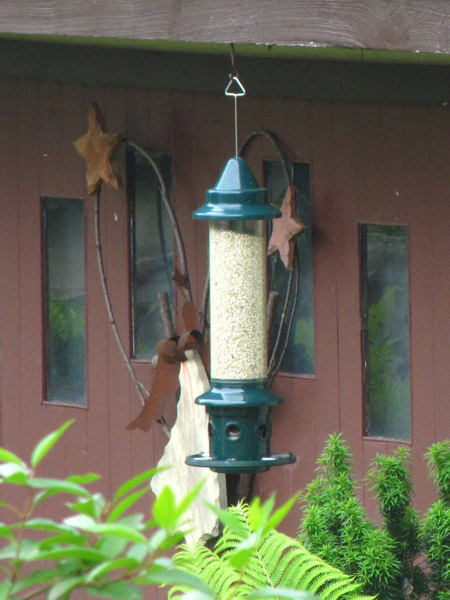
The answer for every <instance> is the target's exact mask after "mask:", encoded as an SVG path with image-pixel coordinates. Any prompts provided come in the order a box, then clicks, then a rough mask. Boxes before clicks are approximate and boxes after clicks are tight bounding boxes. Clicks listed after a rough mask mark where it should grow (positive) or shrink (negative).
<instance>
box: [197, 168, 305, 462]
mask: <svg viewBox="0 0 450 600" xmlns="http://www.w3.org/2000/svg"><path fill="white" fill-rule="evenodd" d="M266 197H267V195H266V190H265V189H264V188H260V187H259V184H258V182H257V181H256V179H255V176H254V175H253V173H252V172H251V170H250V167H249V166H248V164H247V162H246V161H245V160H244V159H243V158H240V157H236V158H232V159H230V160H229V161H228V163H227V164H226V166H225V169H224V170H223V173H222V175H221V176H220V178H219V181H218V182H217V184H216V187H214V188H213V189H211V190H208V191H207V192H206V200H207V202H206V204H205V205H204V206H202V207H201V208H199V209H198V210H196V211H195V212H194V215H193V216H194V218H195V219H203V220H208V221H210V232H209V270H210V307H211V308H210V321H211V389H210V390H209V391H208V392H206V393H205V394H203V395H202V396H200V397H199V398H197V400H196V403H197V404H200V405H203V406H205V407H206V410H207V413H208V416H209V431H208V433H209V440H210V444H209V446H210V447H209V454H207V453H201V454H196V455H193V456H188V457H187V459H186V462H187V464H188V465H192V466H198V467H209V468H210V469H212V470H213V471H216V472H218V473H246V472H259V471H267V470H268V469H270V467H272V466H276V465H284V464H288V463H292V462H294V461H295V456H294V455H293V454H291V453H287V454H271V448H270V438H271V421H270V416H271V411H272V407H273V406H274V405H275V404H279V403H280V402H282V399H281V397H280V396H278V395H277V394H275V393H273V392H272V391H270V390H269V389H268V388H267V328H266V306H267V281H266V270H267V259H266V255H267V252H266V238H265V224H266V221H267V219H272V218H278V217H279V216H281V213H280V212H279V211H278V210H277V209H275V208H274V207H273V206H271V205H270V204H269V203H268V202H267V199H266Z"/></svg>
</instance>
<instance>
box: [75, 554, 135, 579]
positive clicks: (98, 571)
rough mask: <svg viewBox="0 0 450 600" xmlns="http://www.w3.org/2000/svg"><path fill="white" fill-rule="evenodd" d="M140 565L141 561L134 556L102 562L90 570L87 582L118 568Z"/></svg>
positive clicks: (127, 568) (126, 568)
mask: <svg viewBox="0 0 450 600" xmlns="http://www.w3.org/2000/svg"><path fill="white" fill-rule="evenodd" d="M139 565H140V563H139V562H138V561H137V560H135V559H133V558H118V559H117V560H108V561H106V562H104V563H101V564H100V565H98V566H97V567H94V568H93V569H92V571H89V573H88V574H87V577H86V582H87V583H91V582H92V581H94V580H95V579H96V578H97V577H101V576H102V575H106V574H107V573H109V572H110V571H114V570H116V569H125V570H129V569H130V568H135V567H139Z"/></svg>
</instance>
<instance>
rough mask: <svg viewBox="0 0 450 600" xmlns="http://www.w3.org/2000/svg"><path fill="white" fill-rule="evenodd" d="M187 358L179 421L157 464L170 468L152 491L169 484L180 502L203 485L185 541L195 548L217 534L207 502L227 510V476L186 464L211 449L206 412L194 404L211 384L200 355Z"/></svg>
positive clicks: (182, 372)
mask: <svg viewBox="0 0 450 600" xmlns="http://www.w3.org/2000/svg"><path fill="white" fill-rule="evenodd" d="M186 355H187V356H188V360H187V361H185V362H183V363H181V366H180V386H181V394H180V399H179V400H178V408H177V420H176V422H175V425H174V426H173V427H172V430H171V436H170V441H169V443H168V444H167V446H166V448H165V450H164V454H163V456H162V458H161V460H160V461H159V463H158V467H168V470H164V471H161V472H160V473H157V474H156V475H155V476H154V477H153V479H152V481H151V488H152V490H153V491H154V493H155V494H156V495H158V494H160V493H161V491H162V489H163V488H164V487H165V486H166V485H168V486H170V487H171V488H172V490H173V491H174V492H175V496H176V498H177V501H178V502H180V501H181V499H182V498H184V496H186V494H187V493H188V492H189V491H191V490H192V488H194V487H195V486H196V485H197V484H198V483H199V482H201V481H203V482H204V483H203V486H202V488H201V491H200V494H199V496H198V498H197V499H196V500H195V501H194V503H193V504H192V505H191V507H190V509H189V511H188V512H187V513H186V518H187V519H188V520H189V526H190V531H189V533H188V534H187V535H186V541H187V543H188V544H190V545H193V544H195V543H196V542H197V541H198V540H200V539H205V538H208V537H212V536H216V535H218V533H219V528H218V521H217V517H216V516H215V514H214V513H213V512H212V511H211V510H209V508H207V506H206V505H205V504H204V501H208V502H210V503H211V504H215V505H216V506H218V507H219V508H225V506H226V485H225V476H224V475H221V474H217V473H213V472H212V471H210V470H209V469H199V468H196V467H189V466H188V465H186V463H185V462H184V461H185V459H186V456H188V455H191V454H198V452H199V451H204V452H205V451H207V450H208V447H209V440H208V417H207V415H206V411H205V409H204V408H203V407H202V406H197V405H196V404H195V398H197V397H198V396H200V394H203V393H204V392H206V391H207V390H208V389H209V388H210V384H209V380H208V376H207V375H206V371H205V368H204V366H203V364H202V361H201V358H200V356H199V355H198V353H197V352H196V351H195V350H188V351H187V352H186ZM160 360H161V359H160Z"/></svg>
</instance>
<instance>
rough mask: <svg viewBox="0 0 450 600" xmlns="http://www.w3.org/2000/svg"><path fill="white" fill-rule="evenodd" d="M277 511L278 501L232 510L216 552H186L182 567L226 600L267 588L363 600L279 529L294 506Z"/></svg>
mask: <svg viewBox="0 0 450 600" xmlns="http://www.w3.org/2000/svg"><path fill="white" fill-rule="evenodd" d="M272 506H273V499H272V500H269V501H268V502H267V503H265V504H264V505H262V506H261V505H260V502H259V499H256V500H254V501H253V502H252V503H251V504H250V505H246V504H239V505H238V506H236V507H232V508H230V509H229V510H228V512H227V515H226V516H225V518H224V519H223V521H224V522H225V528H224V531H223V535H222V536H221V538H220V539H219V540H218V542H217V543H216V545H215V547H214V550H210V549H208V548H206V547H204V546H201V545H197V546H196V547H195V548H193V549H191V548H189V547H187V546H184V547H183V548H182V549H181V550H180V551H179V552H178V553H177V554H176V555H175V562H176V564H177V565H178V566H179V567H180V568H182V569H185V570H186V571H187V572H188V573H192V574H195V575H197V576H198V577H200V578H201V579H203V580H204V581H205V582H206V583H207V584H208V586H209V587H210V588H212V589H213V590H214V592H215V593H216V594H217V595H218V597H219V598H221V599H223V600H227V599H228V598H248V597H254V596H253V595H252V594H256V593H257V592H256V590H261V589H264V588H266V589H273V588H277V589H279V588H281V589H284V590H286V589H288V590H305V591H308V592H311V593H313V594H316V595H318V596H319V597H320V598H322V599H323V600H338V599H344V598H345V599H353V600H357V599H359V600H362V598H363V596H362V592H361V587H362V586H361V585H360V584H358V583H356V582H355V581H354V579H353V578H352V577H349V576H347V575H345V574H344V573H342V571H340V570H339V569H337V568H335V567H331V566H330V565H328V564H327V563H326V562H325V561H323V560H322V559H320V558H319V557H317V556H314V555H313V554H311V553H310V552H309V551H308V550H306V548H305V547H304V546H303V545H302V544H301V543H299V542H298V541H297V540H295V539H293V538H290V537H288V536H286V535H284V534H282V533H279V532H277V531H275V530H274V529H273V525H274V524H275V523H277V522H278V520H279V518H280V515H282V516H284V514H285V512H287V508H290V506H287V507H286V505H285V506H284V507H282V508H281V509H280V511H281V513H278V514H277V513H274V514H273V515H271V514H270V511H271V508H272ZM230 516H231V517H233V518H230ZM184 591H185V590H184V588H183V587H182V586H181V587H176V588H173V589H172V591H171V594H170V598H171V599H173V600H175V599H176V598H179V597H180V594H182V593H183V592H184ZM261 597H262V596H261ZM276 597H277V598H282V597H291V596H276Z"/></svg>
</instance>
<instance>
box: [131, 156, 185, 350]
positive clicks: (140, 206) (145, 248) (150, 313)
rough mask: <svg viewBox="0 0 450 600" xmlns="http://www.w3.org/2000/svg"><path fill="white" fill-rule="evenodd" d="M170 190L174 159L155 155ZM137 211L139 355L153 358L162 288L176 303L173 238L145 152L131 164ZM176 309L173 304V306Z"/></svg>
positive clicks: (135, 336)
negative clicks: (173, 276) (159, 294)
mask: <svg viewBox="0 0 450 600" xmlns="http://www.w3.org/2000/svg"><path fill="white" fill-rule="evenodd" d="M153 158H154V159H155V160H156V162H157V163H158V166H159V168H160V170H161V172H162V175H163V178H164V181H165V183H166V186H167V189H168V193H169V194H170V190H171V182H172V164H171V158H170V156H167V155H158V156H155V155H153ZM128 167H129V168H128V174H129V175H128V187H129V195H130V216H131V273H132V277H131V305H132V344H133V348H132V352H133V356H134V358H138V359H151V358H153V356H154V354H155V346H156V343H157V342H158V341H159V340H160V339H162V338H163V337H164V327H163V322H162V319H161V315H160V312H159V303H158V293H161V292H167V293H168V294H169V299H170V302H171V304H173V299H174V290H173V282H172V274H173V237H172V228H171V226H170V222H169V219H168V216H167V212H166V211H165V210H164V206H163V201H162V198H161V193H160V189H159V183H158V179H157V177H156V174H155V172H154V170H153V168H152V167H151V165H150V164H149V163H148V161H147V160H146V159H145V158H144V157H143V156H142V155H140V154H139V153H137V152H131V153H130V155H129V163H128ZM172 308H173V306H172Z"/></svg>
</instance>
